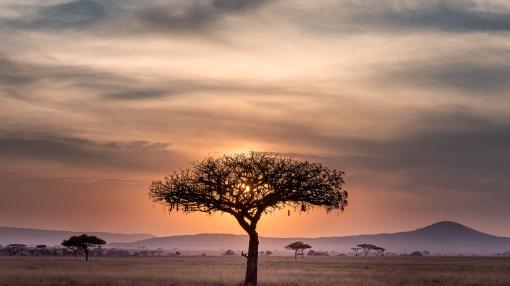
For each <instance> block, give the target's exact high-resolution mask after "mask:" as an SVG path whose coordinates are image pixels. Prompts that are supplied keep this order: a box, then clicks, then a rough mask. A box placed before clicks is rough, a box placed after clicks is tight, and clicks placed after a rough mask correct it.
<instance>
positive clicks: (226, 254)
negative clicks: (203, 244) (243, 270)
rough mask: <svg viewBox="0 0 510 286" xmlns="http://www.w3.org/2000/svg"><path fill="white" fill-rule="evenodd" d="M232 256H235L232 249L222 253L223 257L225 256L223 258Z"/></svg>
mask: <svg viewBox="0 0 510 286" xmlns="http://www.w3.org/2000/svg"><path fill="white" fill-rule="evenodd" d="M234 254H235V252H234V251H233V250H232V249H229V250H227V251H225V252H223V255H225V256H232V255H234Z"/></svg>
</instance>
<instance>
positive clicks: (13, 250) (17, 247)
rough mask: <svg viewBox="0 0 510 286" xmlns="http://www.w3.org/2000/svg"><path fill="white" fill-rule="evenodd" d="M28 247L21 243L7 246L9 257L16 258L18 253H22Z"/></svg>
mask: <svg viewBox="0 0 510 286" xmlns="http://www.w3.org/2000/svg"><path fill="white" fill-rule="evenodd" d="M26 247H27V245H26V244H21V243H11V244H9V245H7V248H6V250H7V253H8V254H9V256H16V255H17V254H18V253H20V252H22V251H23V250H24V249H25V248H26Z"/></svg>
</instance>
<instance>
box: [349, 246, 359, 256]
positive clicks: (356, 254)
mask: <svg viewBox="0 0 510 286" xmlns="http://www.w3.org/2000/svg"><path fill="white" fill-rule="evenodd" d="M351 249H352V251H354V256H359V251H360V250H361V247H353V248H351Z"/></svg>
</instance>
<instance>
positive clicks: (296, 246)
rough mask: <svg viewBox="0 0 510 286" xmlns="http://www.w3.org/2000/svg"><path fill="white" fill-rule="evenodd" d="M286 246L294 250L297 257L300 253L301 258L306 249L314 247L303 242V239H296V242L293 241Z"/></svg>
mask: <svg viewBox="0 0 510 286" xmlns="http://www.w3.org/2000/svg"><path fill="white" fill-rule="evenodd" d="M285 248H286V249H290V250H294V258H296V257H297V256H298V255H301V258H303V257H304V251H305V249H308V248H312V246H311V245H309V244H306V243H303V242H302V241H296V242H293V243H291V244H289V245H287V246H285Z"/></svg>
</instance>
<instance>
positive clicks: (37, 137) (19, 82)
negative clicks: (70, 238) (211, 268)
mask: <svg viewBox="0 0 510 286" xmlns="http://www.w3.org/2000/svg"><path fill="white" fill-rule="evenodd" d="M0 43H1V44H0V225H9V226H25V227H40V228H53V229H69V230H98V231H115V232H150V233H154V234H161V235H163V234H183V233H201V232H223V233H242V230H241V229H240V227H238V226H237V225H236V222H235V220H234V219H232V218H230V217H229V216H228V215H223V216H204V215H189V216H183V215H181V214H172V215H168V213H167V212H166V211H165V210H164V209H163V208H162V207H160V206H157V205H153V204H152V203H151V202H150V200H149V199H148V196H147V191H148V190H147V189H148V185H149V184H150V182H151V181H152V180H155V179H160V178H161V177H163V176H164V175H165V174H167V173H169V172H170V171H171V170H173V169H176V168H179V167H187V166H189V162H190V161H192V160H196V159H200V158H203V157H206V156H220V155H222V154H225V153H227V154H230V153H236V152H243V151H249V150H256V151H270V152H279V153H284V154H292V155H293V156H295V157H297V158H300V159H308V160H314V161H320V162H323V163H324V164H326V165H327V166H329V167H332V168H338V169H341V170H343V171H345V172H346V173H347V177H346V180H347V189H348V190H349V192H350V196H351V197H350V205H349V206H348V207H347V209H346V211H345V212H344V213H343V214H338V215H336V214H333V215H326V214H325V212H324V211H319V210H317V211H312V212H310V213H308V214H306V215H304V214H301V215H300V214H298V213H295V214H292V215H291V216H287V213H286V211H285V212H282V213H276V214H274V215H271V216H267V217H265V218H263V219H262V221H261V225H260V229H259V230H260V231H259V232H260V234H261V235H275V236H294V235H302V236H330V235H346V234H358V233H377V232H388V231H399V230H407V229H413V228H417V227H420V226H423V225H426V224H429V223H433V222H435V221H438V220H445V219H448V220H455V221H459V222H461V223H465V224H468V225H470V226H473V227H475V228H478V229H481V230H484V231H488V232H491V233H495V234H500V235H510V230H509V229H508V227H507V219H506V218H507V217H508V216H509V215H510V210H509V209H508V206H507V204H506V202H507V201H508V200H509V199H510V193H509V192H508V190H509V189H510V184H509V183H508V180H507V174H508V173H509V171H510V147H509V146H510V123H509V122H510V100H509V92H508V91H509V88H510V81H509V80H508V79H510V4H509V3H508V1H503V0H493V1H490V0H484V1H482V0H466V1H460V0H459V1H457V0H411V1H404V0H392V1H376V0H364V1H362V0H359V1H356V0H323V1H311V0H243V1H241V0H193V1H178V0H169V1H163V0H154V1H134V0H67V1H62V0H55V1H37V0H26V1H19V0H18V1H13V0H12V1H11V0H4V1H0Z"/></svg>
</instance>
